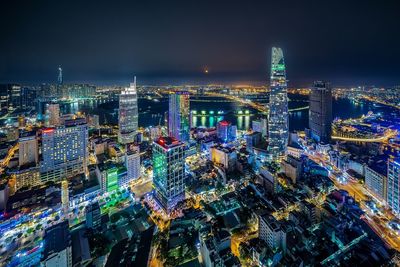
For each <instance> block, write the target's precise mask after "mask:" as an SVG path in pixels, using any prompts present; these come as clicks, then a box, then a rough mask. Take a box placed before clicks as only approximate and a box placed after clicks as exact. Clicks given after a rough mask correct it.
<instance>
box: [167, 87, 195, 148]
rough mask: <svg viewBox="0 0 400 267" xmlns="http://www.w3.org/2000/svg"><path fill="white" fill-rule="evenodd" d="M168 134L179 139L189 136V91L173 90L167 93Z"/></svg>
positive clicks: (182, 139)
mask: <svg viewBox="0 0 400 267" xmlns="http://www.w3.org/2000/svg"><path fill="white" fill-rule="evenodd" d="M168 135H169V136H170V137H175V138H176V139H178V140H179V141H182V142H187V141H189V138H190V100H189V92H175V93H173V94H170V95H169V112H168Z"/></svg>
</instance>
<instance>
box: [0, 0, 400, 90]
mask: <svg viewBox="0 0 400 267" xmlns="http://www.w3.org/2000/svg"><path fill="white" fill-rule="evenodd" d="M106 2H107V3H106ZM398 3H399V1H386V0H380V1H368V0H364V1H361V0H360V1H350V0H347V1H334V0H330V1H329V0H326V1H325V0H320V1H301V0H297V1H256V0H246V1H234V0H230V1H217V0H214V1H204V0H203V1H200V0H198V1H190V0H189V1H169V0H164V1H160V2H158V1H104V2H103V1H86V0H81V1H75V2H74V1H65V2H63V1H54V0H52V1H48V2H44V1H38V0H35V1H32V0H29V1H18V0H10V1H3V2H2V4H1V7H0V9H1V12H0V81H1V82H11V81H12V82H30V83H38V82H54V81H55V80H56V78H57V67H58V65H62V67H63V69H64V79H65V81H66V82H76V81H81V82H85V81H86V82H94V83H122V82H127V81H129V80H130V79H131V77H132V76H133V74H136V75H137V76H138V82H139V83H147V84H157V83H168V84H171V83H181V82H186V81H190V82H196V83H199V82H201V83H209V82H219V81H222V82H226V83H239V82H252V83H258V84H264V83H267V81H268V76H269V74H268V72H269V61H270V55H269V54H270V49H271V47H272V46H280V47H282V48H283V50H284V53H285V60H286V64H287V76H288V79H289V80H290V83H289V84H290V85H292V86H302V85H307V84H308V83H310V82H311V81H312V80H314V79H327V80H330V81H332V82H333V83H335V84H336V85H353V84H356V83H364V84H379V85H393V84H400V4H398ZM206 67H207V68H208V69H209V74H208V75H205V74H204V73H203V70H204V68H206Z"/></svg>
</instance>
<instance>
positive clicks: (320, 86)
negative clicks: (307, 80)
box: [309, 81, 332, 143]
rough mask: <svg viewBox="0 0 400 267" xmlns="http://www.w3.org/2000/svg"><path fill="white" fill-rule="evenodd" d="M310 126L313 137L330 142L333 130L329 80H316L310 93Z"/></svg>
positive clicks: (316, 139)
mask: <svg viewBox="0 0 400 267" xmlns="http://www.w3.org/2000/svg"><path fill="white" fill-rule="evenodd" d="M309 100H310V115H309V127H310V130H311V136H312V138H313V139H314V140H315V141H317V142H322V143H328V142H329V141H330V139H331V132H332V90H331V86H330V84H329V83H327V82H323V81H316V82H314V86H313V87H312V89H311V93H310V97H309Z"/></svg>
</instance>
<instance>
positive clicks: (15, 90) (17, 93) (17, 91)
mask: <svg viewBox="0 0 400 267" xmlns="http://www.w3.org/2000/svg"><path fill="white" fill-rule="evenodd" d="M10 99H11V105H12V106H13V108H20V107H21V86H20V85H16V84H14V85H12V86H11V98H10Z"/></svg>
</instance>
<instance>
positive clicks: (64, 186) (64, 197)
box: [61, 180, 69, 214]
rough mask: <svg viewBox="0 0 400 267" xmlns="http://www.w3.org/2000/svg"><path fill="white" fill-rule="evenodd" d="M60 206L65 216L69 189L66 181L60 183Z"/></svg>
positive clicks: (67, 207)
mask: <svg viewBox="0 0 400 267" xmlns="http://www.w3.org/2000/svg"><path fill="white" fill-rule="evenodd" d="M61 204H62V209H63V211H64V213H65V214H67V213H68V209H69V188H68V181H67V180H63V181H62V182H61Z"/></svg>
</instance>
